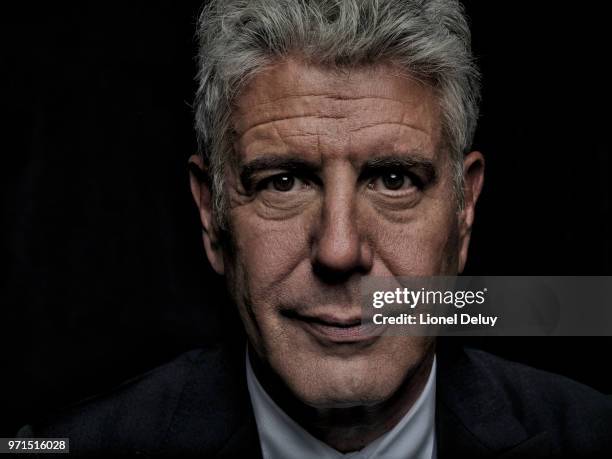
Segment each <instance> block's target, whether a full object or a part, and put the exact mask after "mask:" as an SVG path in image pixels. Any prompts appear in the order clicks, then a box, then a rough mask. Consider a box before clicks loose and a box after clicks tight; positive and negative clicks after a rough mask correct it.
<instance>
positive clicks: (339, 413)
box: [249, 345, 434, 453]
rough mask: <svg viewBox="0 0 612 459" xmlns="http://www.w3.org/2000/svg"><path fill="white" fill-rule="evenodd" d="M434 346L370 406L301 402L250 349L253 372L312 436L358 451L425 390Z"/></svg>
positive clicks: (386, 429) (387, 428) (392, 423)
mask: <svg viewBox="0 0 612 459" xmlns="http://www.w3.org/2000/svg"><path fill="white" fill-rule="evenodd" d="M433 357H434V346H433V345H432V346H431V348H430V350H429V351H428V352H427V354H426V355H425V356H424V358H423V359H422V360H421V362H420V363H419V364H418V365H417V366H416V367H415V368H414V369H413V371H411V372H410V373H409V374H408V376H407V377H406V379H405V380H404V381H403V383H402V384H401V385H400V387H399V388H398V389H397V390H396V391H395V393H394V394H393V395H392V396H391V397H390V398H389V399H387V400H385V401H383V402H381V403H378V404H375V405H370V406H353V407H349V408H325V409H321V408H315V407H312V406H309V405H306V404H304V403H302V402H301V401H299V400H298V399H297V398H296V397H295V396H293V394H292V393H291V392H290V390H289V389H288V388H287V386H286V385H285V384H284V383H283V382H282V380H281V379H280V378H279V377H278V376H277V375H276V374H275V373H274V371H273V370H272V369H271V368H270V367H269V366H267V365H265V364H264V363H263V362H262V361H261V360H260V359H259V358H257V357H256V356H255V355H254V353H252V352H249V358H250V361H251V365H252V366H253V371H254V372H255V374H256V376H257V379H258V381H259V382H260V384H261V385H262V386H263V387H264V388H265V390H266V392H267V393H268V394H269V396H270V397H271V398H272V399H273V400H274V402H275V403H276V404H277V405H278V406H279V407H281V408H282V409H283V411H285V413H287V414H288V415H289V416H290V417H291V418H292V419H293V420H294V421H295V422H297V423H298V424H299V425H300V426H301V427H302V428H304V429H305V430H306V431H308V432H309V433H310V434H311V435H313V436H314V437H316V438H318V439H319V440H321V441H322V442H324V443H326V444H328V445H329V446H331V447H332V448H334V449H336V450H337V451H340V452H343V453H347V452H351V451H357V450H360V449H362V448H364V447H365V446H367V445H368V444H369V443H371V442H372V441H374V440H376V439H377V438H379V437H380V436H382V435H384V434H385V433H387V432H389V431H390V430H391V429H393V427H395V425H396V424H397V423H398V422H399V421H400V420H401V419H402V417H404V415H405V414H406V413H408V411H409V410H410V408H411V407H412V406H413V405H414V403H415V402H416V400H417V399H418V398H419V395H421V393H422V392H423V389H424V387H425V384H426V383H427V379H428V378H429V374H430V372H431V367H432V364H433Z"/></svg>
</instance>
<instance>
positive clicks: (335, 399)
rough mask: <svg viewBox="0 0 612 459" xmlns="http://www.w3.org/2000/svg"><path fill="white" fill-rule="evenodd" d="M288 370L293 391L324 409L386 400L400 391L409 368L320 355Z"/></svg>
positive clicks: (286, 376)
mask: <svg viewBox="0 0 612 459" xmlns="http://www.w3.org/2000/svg"><path fill="white" fill-rule="evenodd" d="M286 370H289V372H288V373H286V375H285V377H284V378H283V379H285V383H286V384H287V385H288V386H289V388H290V390H291V391H292V392H293V394H294V395H295V396H296V397H297V398H298V399H299V400H300V401H301V402H302V403H304V404H306V405H309V406H312V407H313V408H320V409H324V408H349V407H355V406H371V405H375V404H378V403H382V402H384V401H386V400H388V399H389V398H390V397H391V396H393V394H394V393H395V392H396V391H397V389H398V388H399V387H400V385H401V384H402V382H403V381H404V378H405V376H406V373H407V370H408V369H406V368H405V367H404V370H403V371H402V368H398V366H396V365H392V364H390V362H387V364H386V365H381V362H380V361H367V360H365V361H364V360H362V361H356V362H355V361H346V360H344V361H342V360H338V359H318V360H316V361H312V362H310V364H308V363H306V362H302V363H301V364H300V365H299V367H296V368H295V369H288V368H287V369H286Z"/></svg>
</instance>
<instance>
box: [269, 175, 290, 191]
mask: <svg viewBox="0 0 612 459" xmlns="http://www.w3.org/2000/svg"><path fill="white" fill-rule="evenodd" d="M294 184H295V178H294V177H293V176H291V175H277V176H276V177H274V178H273V179H272V186H273V187H274V189H275V190H276V191H291V189H292V188H293V186H294Z"/></svg>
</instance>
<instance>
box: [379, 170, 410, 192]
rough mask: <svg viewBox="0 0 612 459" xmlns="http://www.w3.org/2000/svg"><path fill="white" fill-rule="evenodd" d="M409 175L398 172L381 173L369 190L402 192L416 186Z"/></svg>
mask: <svg viewBox="0 0 612 459" xmlns="http://www.w3.org/2000/svg"><path fill="white" fill-rule="evenodd" d="M416 182H417V181H416V180H415V179H414V178H413V177H412V176H411V175H409V174H406V173H405V172H402V171H398V170H390V171H385V172H382V173H381V174H379V175H378V177H376V178H375V179H374V180H373V181H372V182H371V183H370V188H372V189H374V190H378V191H402V190H409V189H411V188H413V187H416V186H418V183H416Z"/></svg>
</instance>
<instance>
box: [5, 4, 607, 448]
mask: <svg viewBox="0 0 612 459" xmlns="http://www.w3.org/2000/svg"><path fill="white" fill-rule="evenodd" d="M125 3H127V2H125ZM125 3H123V4H121V6H119V5H112V4H109V3H106V2H105V3H102V2H91V3H86V4H85V2H81V3H80V4H79V5H78V6H71V7H68V6H66V5H60V4H56V3H55V2H53V4H52V5H51V4H46V5H33V4H28V5H24V6H21V7H18V8H15V7H13V8H12V9H9V10H7V9H4V10H3V11H2V13H1V15H0V18H1V19H0V21H1V28H0V38H1V40H0V47H1V55H0V59H1V60H0V71H1V74H2V80H3V81H2V85H1V87H0V94H1V103H2V112H3V115H4V116H3V118H4V119H3V121H2V138H1V139H0V145H1V149H2V150H1V151H2V154H1V156H0V161H1V163H0V164H1V165H0V174H1V177H0V179H1V186H2V194H1V201H0V204H1V208H0V218H1V231H2V237H1V246H0V250H1V252H0V260H1V262H2V267H3V268H4V269H3V271H4V274H2V277H1V281H0V282H1V284H0V288H1V290H0V305H1V324H2V343H1V348H0V349H1V350H0V364H1V365H2V366H1V367H0V368H1V370H0V371H1V372H2V373H1V374H2V387H1V389H0V436H5V437H6V436H12V435H13V434H14V432H15V430H16V429H17V428H18V427H19V426H20V425H22V424H24V423H26V422H28V421H31V420H32V419H36V418H37V417H38V416H41V415H42V414H44V413H45V412H48V411H49V410H51V409H53V408H56V407H60V406H62V405H65V404H67V403H70V402H72V401H74V400H78V399H81V398H83V397H86V396H88V395H91V394H93V393H96V392H98V391H102V390H104V389H107V388H109V387H111V386H113V385H115V384H117V383H118V382H120V381H122V380H124V379H126V378H128V377H130V376H133V375H136V374H138V373H141V372H143V371H145V370H146V369H149V368H151V367H153V366H155V365H157V364H160V363H162V362H164V361H166V360H168V359H171V358H172V357H173V356H174V355H176V354H178V353H180V352H182V351H184V350H187V349H190V348H193V347H195V346H198V345H201V344H204V343H206V342H210V341H215V340H217V339H218V338H219V337H220V336H223V335H227V331H228V330H227V327H223V326H222V325H221V317H224V316H225V315H229V316H230V317H233V315H232V314H233V312H232V311H231V306H227V304H226V302H225V300H224V293H223V281H222V279H221V278H219V277H218V276H216V275H214V274H213V273H212V271H211V269H210V268H209V267H208V266H207V263H206V262H205V258H204V254H203V250H202V243H201V238H200V226H199V221H198V218H197V213H196V211H195V206H194V205H193V204H192V201H191V196H190V193H189V188H188V175H187V169H186V164H187V158H188V157H189V155H190V154H191V153H192V152H194V151H195V136H194V133H193V130H192V111H191V108H190V104H191V101H192V97H193V93H194V90H195V82H194V80H193V77H194V75H195V61H194V59H193V56H194V55H195V49H196V46H195V42H194V38H193V33H194V27H195V21H196V17H197V12H198V11H199V8H200V2H199V1H182V2H165V3H163V4H162V3H158V4H156V5H153V4H150V3H149V2H146V3H145V2H142V3H136V2H130V4H129V6H128V5H126V4H125ZM3 8H6V7H3ZM467 9H468V14H469V16H470V18H471V22H472V24H473V40H474V49H475V52H476V55H477V56H478V59H479V62H480V65H481V68H482V71H483V74H484V79H483V84H484V94H483V95H484V101H483V106H482V117H481V122H480V127H479V131H478V135H477V140H476V147H477V148H479V149H481V150H482V151H483V152H484V153H485V155H486V159H487V172H486V180H485V189H484V194H483V197H482V200H481V202H480V204H479V208H478V213H477V223H476V226H475V229H474V234H473V244H472V250H471V254H470V260H469V265H468V268H467V271H468V273H469V274H488V275H610V274H612V273H611V267H612V266H611V249H610V241H611V231H610V230H611V228H610V222H609V217H610V188H609V183H608V179H609V177H610V173H611V171H610V151H611V147H610V141H609V135H610V127H609V124H610V115H609V112H608V109H609V107H610V90H609V81H608V80H609V74H608V73H607V69H606V61H607V60H608V59H609V48H610V39H609V36H608V32H607V30H608V27H607V25H606V24H605V21H606V17H607V16H606V14H604V13H605V12H603V11H598V10H588V11H584V10H580V9H578V7H576V6H575V4H574V6H566V5H565V4H564V3H560V2H526V1H518V2H503V3H502V2H486V1H482V2H470V3H468V4H467ZM587 307H588V305H585V309H586V308H587ZM470 342H471V343H472V344H475V345H478V346H480V347H483V348H486V349H488V350H491V351H493V352H496V353H498V354H500V355H503V356H506V357H509V358H512V359H514V360H519V361H523V362H526V363H528V364H530V365H534V366H538V367H541V368H545V369H548V370H551V371H555V372H558V373H562V374H565V375H568V376H570V377H572V378H574V379H577V380H579V381H582V382H584V383H587V384H589V385H591V386H594V387H596V388H597V389H599V390H602V391H604V392H612V375H610V373H609V372H607V367H608V360H609V357H608V351H609V347H610V344H611V339H610V338H604V337H594V338H586V337H581V338H495V339H493V338H489V339H478V340H475V339H472V340H470Z"/></svg>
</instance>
